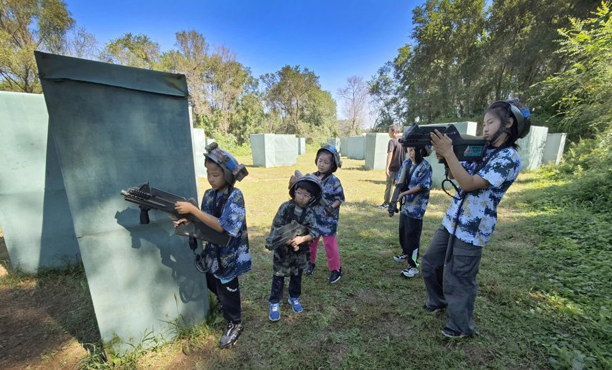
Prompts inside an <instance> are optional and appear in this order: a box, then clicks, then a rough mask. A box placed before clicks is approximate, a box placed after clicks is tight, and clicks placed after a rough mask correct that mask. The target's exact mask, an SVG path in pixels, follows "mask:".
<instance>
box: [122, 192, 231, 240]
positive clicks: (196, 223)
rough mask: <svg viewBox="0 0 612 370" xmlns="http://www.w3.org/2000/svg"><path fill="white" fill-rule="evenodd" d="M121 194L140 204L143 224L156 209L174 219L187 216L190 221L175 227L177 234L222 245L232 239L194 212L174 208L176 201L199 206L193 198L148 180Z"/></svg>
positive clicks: (141, 222)
mask: <svg viewBox="0 0 612 370" xmlns="http://www.w3.org/2000/svg"><path fill="white" fill-rule="evenodd" d="M121 195H123V198H124V199H125V200H126V201H128V202H132V203H135V204H138V207H139V208H140V224H141V225H145V224H148V223H149V210H151V209H155V210H158V211H162V212H166V213H168V214H170V217H171V218H172V219H173V220H178V219H181V218H186V219H187V220H189V221H190V222H186V223H182V224H180V225H179V226H177V227H176V228H175V229H174V233H175V234H176V235H181V236H187V237H193V238H196V239H200V240H204V241H207V242H211V243H213V244H216V245H220V246H226V245H228V244H229V242H230V241H231V240H232V237H231V236H230V235H229V234H227V233H224V232H222V233H220V232H218V231H216V230H213V229H212V228H211V227H209V226H208V225H206V224H205V223H203V222H202V221H200V220H199V219H197V218H196V217H195V216H193V215H192V214H181V213H178V212H177V211H176V210H175V209H174V206H175V204H176V202H189V203H191V204H193V205H195V206H196V207H197V206H198V204H197V202H196V201H195V200H194V199H193V198H191V199H189V200H187V199H185V198H183V197H180V196H178V195H174V194H170V193H167V192H165V191H162V190H159V189H156V188H151V187H149V183H148V182H147V183H144V184H142V185H140V186H134V187H131V188H129V189H128V190H121Z"/></svg>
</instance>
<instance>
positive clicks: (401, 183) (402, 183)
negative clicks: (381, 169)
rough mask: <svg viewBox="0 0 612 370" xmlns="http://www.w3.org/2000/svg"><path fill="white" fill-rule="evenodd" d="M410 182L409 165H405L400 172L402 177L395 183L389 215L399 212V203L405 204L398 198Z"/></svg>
mask: <svg viewBox="0 0 612 370" xmlns="http://www.w3.org/2000/svg"><path fill="white" fill-rule="evenodd" d="M409 182H410V173H409V172H408V166H405V167H404V168H403V169H402V172H401V173H400V177H399V179H398V180H397V182H396V183H395V190H394V191H393V196H392V197H391V201H390V202H389V208H388V210H389V217H393V215H394V214H396V213H398V212H399V208H398V206H397V203H398V202H399V203H401V204H403V202H401V201H400V200H399V199H398V198H399V195H400V193H402V192H404V191H406V190H408V184H409Z"/></svg>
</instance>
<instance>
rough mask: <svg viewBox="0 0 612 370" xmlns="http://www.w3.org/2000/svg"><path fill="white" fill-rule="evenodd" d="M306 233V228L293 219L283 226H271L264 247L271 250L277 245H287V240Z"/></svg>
mask: <svg viewBox="0 0 612 370" xmlns="http://www.w3.org/2000/svg"><path fill="white" fill-rule="evenodd" d="M306 234H308V229H306V227H304V226H302V225H300V224H299V223H298V222H297V221H296V220H293V221H291V222H290V223H288V224H286V225H284V226H281V227H276V228H272V231H271V232H270V235H269V236H268V237H267V238H266V248H267V249H269V250H271V251H273V250H275V249H276V248H278V247H282V246H287V241H289V240H291V239H293V238H295V237H296V236H300V235H306Z"/></svg>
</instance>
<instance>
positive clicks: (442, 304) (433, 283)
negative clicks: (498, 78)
mask: <svg viewBox="0 0 612 370" xmlns="http://www.w3.org/2000/svg"><path fill="white" fill-rule="evenodd" d="M483 124H484V128H483V136H484V138H485V140H486V141H487V146H486V148H485V151H484V153H483V157H482V159H481V160H479V161H476V162H459V160H458V159H457V156H456V155H455V153H454V152H453V146H452V140H451V139H450V138H449V137H448V136H447V135H446V134H444V135H442V134H440V132H439V131H437V130H436V131H434V132H433V133H431V135H430V136H431V141H432V144H433V148H434V150H435V151H436V155H437V156H438V157H440V158H444V160H445V162H446V166H447V168H448V171H449V177H452V178H454V179H455V180H456V181H457V183H458V184H459V187H460V189H459V191H458V192H457V194H456V195H455V196H454V197H453V200H452V201H451V205H450V207H449V209H448V211H447V212H446V215H445V216H444V218H443V219H442V225H441V226H440V227H439V228H438V230H437V231H436V232H435V234H434V237H433V240H432V241H431V244H430V245H429V248H428V249H427V251H426V252H425V255H424V256H423V268H422V269H423V271H422V272H423V280H424V281H425V287H426V288H427V303H426V304H425V306H424V308H425V309H426V310H427V311H429V312H437V311H439V310H441V309H444V308H446V326H445V327H444V328H443V329H442V334H443V335H444V336H446V337H449V338H462V337H465V336H469V335H472V334H474V320H473V318H472V315H473V313H474V302H475V301H476V295H477V292H478V284H477V283H476V275H477V274H478V269H479V266H480V258H481V256H482V249H483V248H484V246H485V245H487V243H488V241H489V238H490V237H491V234H492V233H493V229H494V228H495V224H496V223H497V205H498V204H499V202H500V201H501V199H502V197H503V196H504V194H505V193H506V191H507V190H508V188H509V187H510V185H512V183H513V182H514V180H516V178H517V176H518V174H519V172H520V171H521V157H520V156H519V154H518V151H517V150H516V148H517V145H516V140H518V139H519V138H522V137H525V135H527V133H528V132H529V128H530V126H531V118H530V113H529V109H527V108H524V107H522V106H520V105H519V104H518V103H517V102H514V101H497V102H494V103H493V104H491V106H490V107H489V108H488V109H487V111H486V113H485V116H484V122H483Z"/></svg>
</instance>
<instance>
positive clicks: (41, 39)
mask: <svg viewBox="0 0 612 370" xmlns="http://www.w3.org/2000/svg"><path fill="white" fill-rule="evenodd" d="M74 24H75V21H74V19H72V17H71V15H70V13H69V12H68V10H67V9H66V4H65V3H64V2H63V1H61V0H42V1H40V0H7V1H2V2H0V86H1V87H2V89H6V90H11V91H20V92H29V93H32V92H35V93H38V92H41V86H40V81H39V79H38V73H37V68H36V61H35V60H34V51H35V50H44V51H48V52H53V53H62V52H63V51H64V50H65V49H66V45H67V38H66V33H67V32H68V31H69V30H70V29H71V28H73V27H74Z"/></svg>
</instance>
